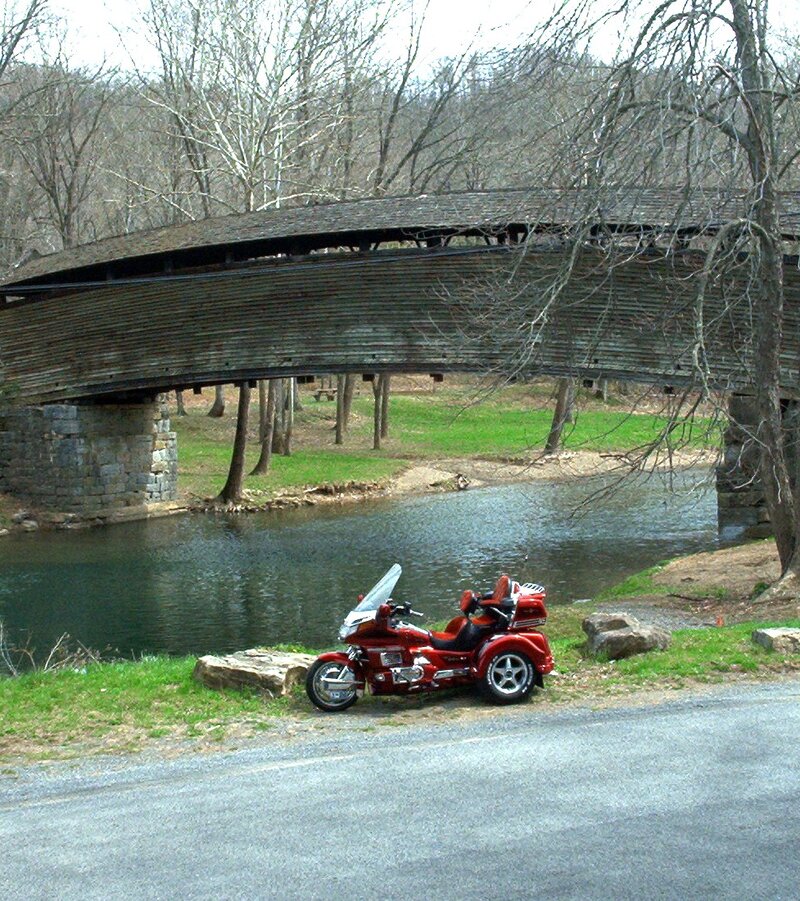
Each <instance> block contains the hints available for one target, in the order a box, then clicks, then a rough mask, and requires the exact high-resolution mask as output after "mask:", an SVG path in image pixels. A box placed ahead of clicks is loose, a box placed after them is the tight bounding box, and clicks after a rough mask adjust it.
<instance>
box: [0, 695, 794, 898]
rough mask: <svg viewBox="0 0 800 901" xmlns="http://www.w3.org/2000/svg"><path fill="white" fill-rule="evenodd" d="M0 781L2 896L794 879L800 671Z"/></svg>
mask: <svg viewBox="0 0 800 901" xmlns="http://www.w3.org/2000/svg"><path fill="white" fill-rule="evenodd" d="M356 709H357V708H356ZM0 793H1V794H0V898H4V899H26V898H65V897H82V898H103V899H114V898H137V899H138V898H181V899H186V898H248V899H258V898H281V899H284V898H370V899H377V898H410V899H422V898H431V899H433V898H436V899H440V898H458V899H462V898H464V899H466V898H502V899H505V901H510V899H516V898H613V899H623V898H637V899H653V898H714V899H718V898H736V899H749V898H765V899H767V898H768V899H780V898H785V899H797V898H800V683H797V682H794V683H791V684H784V685H770V686H763V687H757V688H733V687H727V688H725V689H722V690H719V691H717V692H715V693H713V694H712V695H710V696H704V697H697V698H689V699H686V698H685V696H684V697H683V698H682V699H680V700H677V701H674V702H670V703H668V704H664V705H660V706H657V707H638V708H626V709H612V710H605V711H598V712H592V711H588V710H582V711H581V710H579V711H567V712H561V713H556V714H552V713H551V714H542V713H539V712H536V711H534V710H531V711H530V712H529V711H527V710H525V711H524V712H522V714H519V713H517V714H514V715H511V716H503V715H502V714H500V715H498V716H496V717H492V718H491V720H490V721H487V720H485V719H481V720H478V721H475V722H470V723H456V724H453V725H440V726H436V727H431V726H428V727H421V726H412V727H402V728H392V727H378V728H377V729H376V730H375V731H373V732H360V733H356V734H355V735H353V733H352V731H350V732H349V733H347V734H340V733H338V732H337V733H336V734H335V736H334V737H333V738H332V737H331V736H330V734H329V735H328V736H327V737H325V738H323V739H315V738H304V739H302V740H299V741H298V740H294V741H273V743H272V744H270V745H269V746H266V747H262V748H259V749H256V750H247V751H239V752H235V753H230V754H225V755H212V756H207V757H206V756H204V757H197V756H195V757H191V758H183V759H179V760H176V761H172V762H169V761H162V762H149V763H142V762H141V761H139V762H137V761H135V760H134V761H133V762H130V761H129V762H119V761H117V762H114V761H98V760H92V761H88V762H84V763H82V764H80V765H77V766H66V765H63V764H60V765H58V766H54V767H44V768H38V767H37V768H34V769H30V770H23V771H21V775H19V776H17V777H16V778H14V777H10V776H5V777H0Z"/></svg>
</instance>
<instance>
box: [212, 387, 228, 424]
mask: <svg viewBox="0 0 800 901" xmlns="http://www.w3.org/2000/svg"><path fill="white" fill-rule="evenodd" d="M208 415H209V416H215V417H220V416H224V415H225V391H224V385H215V386H214V403H213V404H212V405H211V409H210V410H209V411H208Z"/></svg>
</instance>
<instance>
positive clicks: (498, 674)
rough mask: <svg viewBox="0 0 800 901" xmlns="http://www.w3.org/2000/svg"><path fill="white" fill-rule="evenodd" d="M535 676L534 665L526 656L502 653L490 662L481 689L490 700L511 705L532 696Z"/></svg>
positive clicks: (510, 652)
mask: <svg viewBox="0 0 800 901" xmlns="http://www.w3.org/2000/svg"><path fill="white" fill-rule="evenodd" d="M535 675H536V671H535V670H534V667H533V664H532V663H531V661H530V660H529V659H528V658H527V657H526V656H525V655H524V654H521V653H519V652H517V651H500V652H499V653H498V654H497V656H496V657H494V658H493V659H492V660H491V661H490V663H489V666H488V668H487V670H486V675H485V676H484V677H483V679H482V680H481V683H480V687H481V690H482V692H483V694H484V695H485V696H486V697H488V698H489V700H491V701H495V702H496V703H499V704H509V703H511V702H512V701H521V700H522V699H523V698H526V697H527V696H528V695H529V694H530V692H531V689H532V688H533V681H534V676H535Z"/></svg>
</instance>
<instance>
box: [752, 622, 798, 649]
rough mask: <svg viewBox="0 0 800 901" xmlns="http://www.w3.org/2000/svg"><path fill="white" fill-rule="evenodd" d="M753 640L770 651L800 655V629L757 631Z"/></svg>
mask: <svg viewBox="0 0 800 901" xmlns="http://www.w3.org/2000/svg"><path fill="white" fill-rule="evenodd" d="M752 639H753V641H754V642H755V643H756V644H760V645H761V647H762V648H766V649H767V650H768V651H777V652H778V653H779V654H800V629H789V628H786V629H756V630H755V632H753V635H752Z"/></svg>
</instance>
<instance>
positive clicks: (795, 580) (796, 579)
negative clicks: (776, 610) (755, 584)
mask: <svg viewBox="0 0 800 901" xmlns="http://www.w3.org/2000/svg"><path fill="white" fill-rule="evenodd" d="M752 603H753V604H785V603H800V576H798V575H797V574H796V573H793V572H788V573H785V574H784V575H782V576H781V577H780V579H778V581H777V582H773V583H772V585H770V586H769V588H767V589H765V590H764V591H762V592H761V594H759V595H757V596H756V597H754V598H753V600H752Z"/></svg>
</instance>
